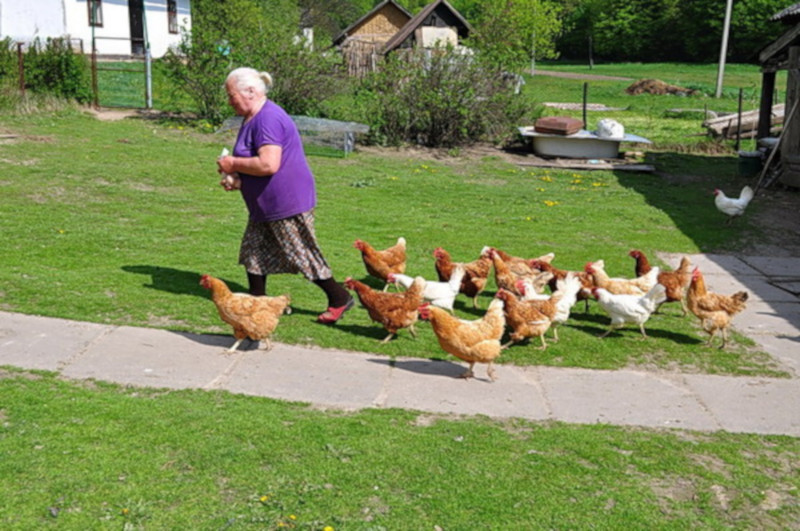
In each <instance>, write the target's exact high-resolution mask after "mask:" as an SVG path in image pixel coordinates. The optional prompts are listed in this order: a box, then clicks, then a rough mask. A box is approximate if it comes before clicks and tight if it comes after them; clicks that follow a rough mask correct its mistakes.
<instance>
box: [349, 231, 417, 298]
mask: <svg viewBox="0 0 800 531" xmlns="http://www.w3.org/2000/svg"><path fill="white" fill-rule="evenodd" d="M353 247H355V248H356V249H358V250H359V251H361V259H362V260H363V261H364V266H365V267H366V268H367V273H369V274H370V275H371V276H373V277H375V278H377V279H378V280H382V281H383V282H384V283H385V285H384V287H383V291H386V290H387V289H389V285H390V284H391V282H389V281H388V277H389V273H397V274H403V273H405V272H406V239H405V238H403V237H400V238H397V243H396V244H394V245H392V246H391V247H389V248H387V249H384V250H382V251H378V250H376V249H375V248H374V247H372V246H371V245H370V244H368V243H367V242H365V241H363V240H356V241H355V242H354V243H353Z"/></svg>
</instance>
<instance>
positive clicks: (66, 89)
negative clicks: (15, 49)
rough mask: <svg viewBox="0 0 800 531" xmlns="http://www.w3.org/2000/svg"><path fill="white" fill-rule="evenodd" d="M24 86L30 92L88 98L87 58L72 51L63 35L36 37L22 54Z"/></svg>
mask: <svg viewBox="0 0 800 531" xmlns="http://www.w3.org/2000/svg"><path fill="white" fill-rule="evenodd" d="M24 61H25V63H24V64H25V87H26V88H27V89H30V90H32V91H34V92H38V93H47V94H51V95H53V96H56V97H60V98H65V99H69V100H75V101H77V102H78V103H89V102H90V101H92V83H91V74H90V69H89V62H88V60H87V59H86V57H85V56H83V55H80V54H76V53H75V52H73V51H72V47H71V46H70V44H69V41H68V40H67V39H53V38H48V39H47V42H46V44H45V45H44V46H42V43H41V41H40V40H39V39H38V38H37V39H36V40H35V41H34V42H33V44H32V45H31V47H30V48H29V50H28V52H27V53H26V54H25V59H24Z"/></svg>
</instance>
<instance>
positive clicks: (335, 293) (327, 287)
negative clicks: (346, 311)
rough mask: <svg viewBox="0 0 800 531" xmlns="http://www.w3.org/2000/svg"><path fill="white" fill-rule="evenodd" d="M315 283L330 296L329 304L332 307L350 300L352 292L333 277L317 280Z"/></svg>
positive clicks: (342, 304) (337, 306)
mask: <svg viewBox="0 0 800 531" xmlns="http://www.w3.org/2000/svg"><path fill="white" fill-rule="evenodd" d="M314 284H316V285H317V286H319V287H320V288H322V291H324V292H325V295H327V296H328V306H329V307H331V308H339V307H340V306H344V305H345V304H347V301H349V300H350V293H348V292H347V290H346V289H344V287H342V285H341V284H339V283H338V282H336V280H334V279H333V277H331V278H326V279H325V280H315V281H314Z"/></svg>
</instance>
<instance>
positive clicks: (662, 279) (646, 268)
mask: <svg viewBox="0 0 800 531" xmlns="http://www.w3.org/2000/svg"><path fill="white" fill-rule="evenodd" d="M628 254H629V255H630V256H631V257H633V258H634V259H635V260H636V276H637V277H640V276H643V275H646V274H647V273H649V272H650V270H651V269H652V267H651V266H650V263H649V262H648V261H647V257H646V256H645V254H644V253H643V252H642V251H639V250H636V249H634V250H633V251H631V252H630V253H628ZM691 265H692V263H691V262H690V261H689V259H688V258H687V257H685V256H684V257H683V258H681V263H680V265H679V266H678V269H676V270H674V271H661V272H660V273H659V274H658V277H657V278H656V280H657V281H658V283H659V284H661V285H662V286H664V287H665V288H666V290H667V293H666V295H667V300H665V301H664V302H680V303H681V309H682V310H683V315H686V314H687V313H689V310H688V308H687V307H686V301H685V299H686V290H687V289H689V283H690V282H691V280H692V273H691V272H690V271H689V268H690V267H691ZM662 304H664V303H662ZM660 306H661V305H659V307H660ZM655 313H658V308H656V312H655Z"/></svg>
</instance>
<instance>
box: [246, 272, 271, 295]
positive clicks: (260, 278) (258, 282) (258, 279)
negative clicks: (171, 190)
mask: <svg viewBox="0 0 800 531" xmlns="http://www.w3.org/2000/svg"><path fill="white" fill-rule="evenodd" d="M247 282H248V283H249V284H250V295H266V294H267V275H254V274H253V273H247Z"/></svg>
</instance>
